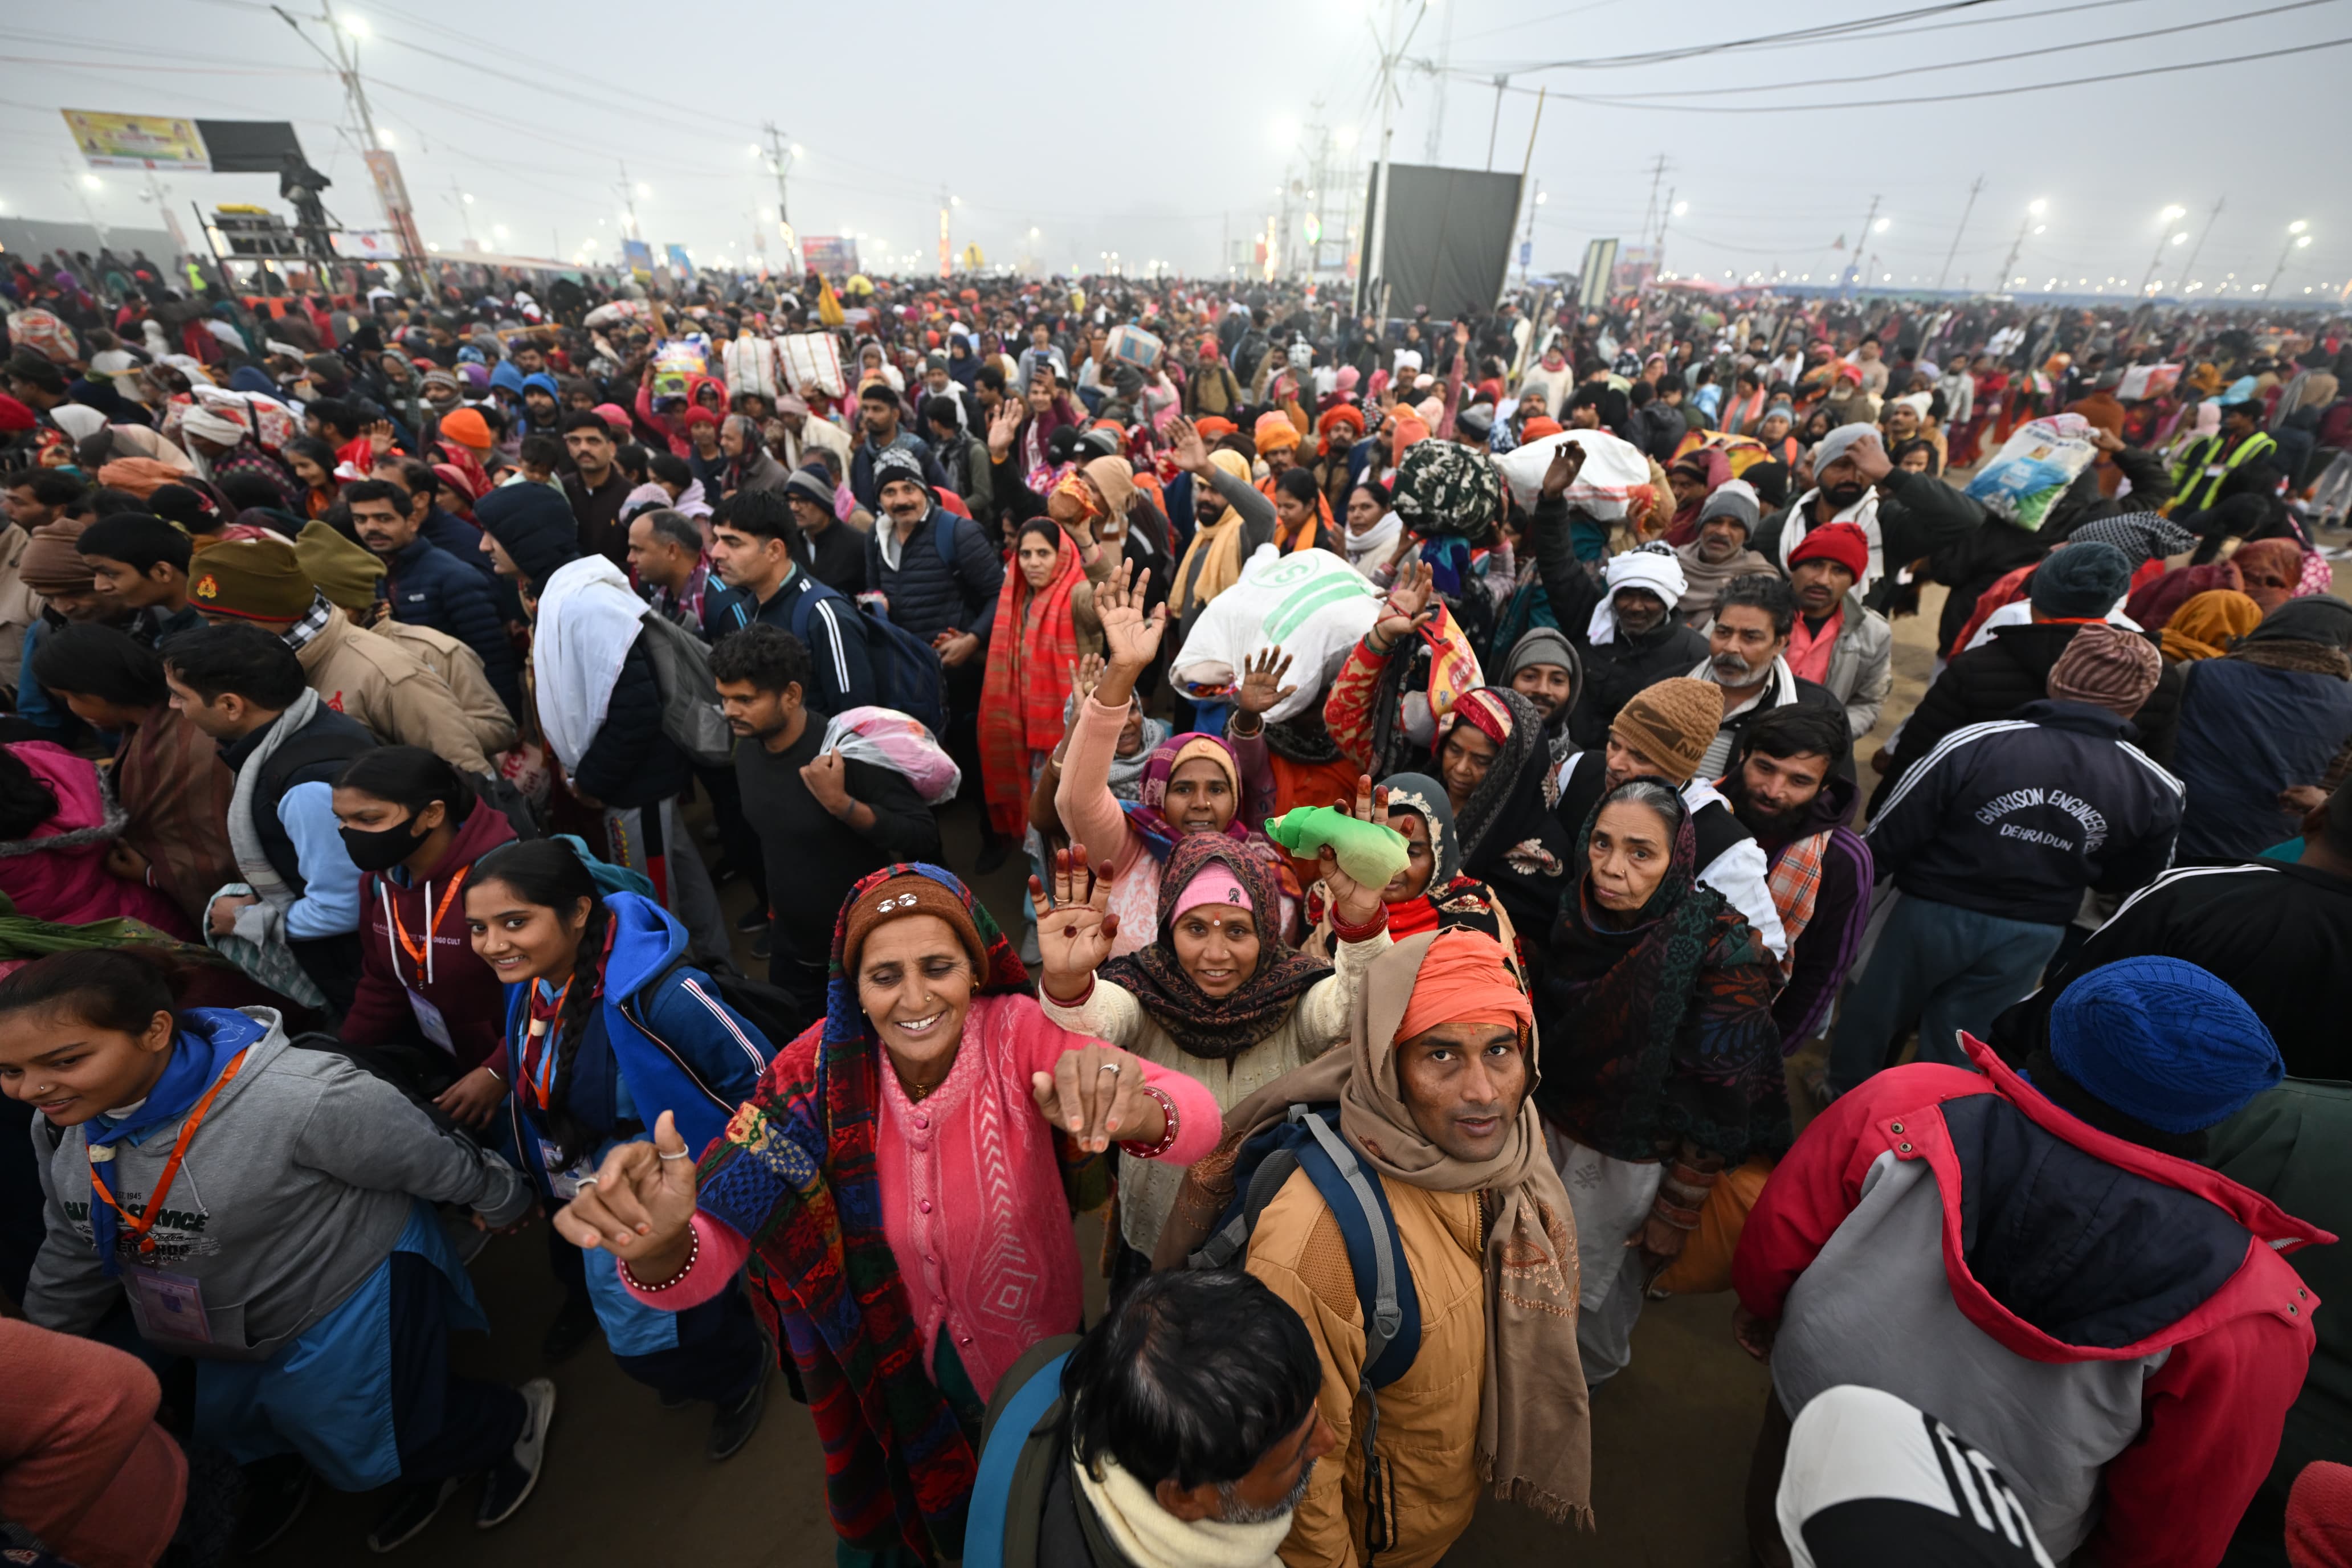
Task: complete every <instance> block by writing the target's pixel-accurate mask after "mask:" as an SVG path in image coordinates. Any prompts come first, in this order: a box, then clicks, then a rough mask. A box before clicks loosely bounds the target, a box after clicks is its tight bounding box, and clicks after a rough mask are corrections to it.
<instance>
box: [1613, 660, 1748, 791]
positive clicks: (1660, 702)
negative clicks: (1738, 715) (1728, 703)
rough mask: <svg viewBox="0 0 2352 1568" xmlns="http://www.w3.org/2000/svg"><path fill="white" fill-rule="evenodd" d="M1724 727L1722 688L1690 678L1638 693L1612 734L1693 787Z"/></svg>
mask: <svg viewBox="0 0 2352 1568" xmlns="http://www.w3.org/2000/svg"><path fill="white" fill-rule="evenodd" d="M1722 727H1723V688H1722V687H1720V686H1717V685H1716V684H1715V682H1713V681H1711V680H1699V679H1694V678H1693V677H1690V676H1687V675H1677V676H1674V677H1672V678H1671V679H1665V680H1661V681H1659V682H1658V683H1657V684H1656V685H1654V686H1647V687H1644V688H1643V689H1641V690H1639V691H1637V692H1635V693H1634V694H1633V700H1632V701H1630V702H1628V703H1626V704H1625V706H1624V707H1623V708H1622V709H1620V710H1618V713H1617V717H1616V718H1615V719H1613V720H1612V721H1610V724H1609V730H1610V732H1611V733H1612V734H1613V735H1615V736H1616V737H1617V739H1618V740H1619V741H1621V742H1623V743H1624V744H1626V745H1628V746H1631V747H1633V749H1634V750H1635V751H1637V752H1641V753H1642V754H1643V756H1646V757H1648V758H1649V759H1650V760H1651V761H1652V762H1654V763H1657V764H1658V765H1659V766H1660V767H1661V768H1663V769H1664V770H1665V773H1666V776H1667V777H1668V778H1670V779H1672V780H1673V781H1674V782H1675V783H1676V784H1688V783H1689V782H1690V777H1691V775H1692V774H1693V773H1696V772H1698V765H1699V763H1701V762H1703V761H1705V760H1706V749H1707V747H1708V746H1709V745H1710V744H1711V743H1713V742H1714V740H1715V732H1716V731H1717V730H1719V729H1721V728H1722Z"/></svg>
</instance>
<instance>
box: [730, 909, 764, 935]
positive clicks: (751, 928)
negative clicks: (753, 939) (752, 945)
mask: <svg viewBox="0 0 2352 1568" xmlns="http://www.w3.org/2000/svg"><path fill="white" fill-rule="evenodd" d="M735 929H736V930H737V931H741V932H742V933H743V934H744V935H745V936H752V935H756V934H757V933H759V932H761V931H765V930H767V929H768V911H767V910H760V909H751V910H744V911H743V912H742V913H741V914H740V915H737V916H736V917H735Z"/></svg>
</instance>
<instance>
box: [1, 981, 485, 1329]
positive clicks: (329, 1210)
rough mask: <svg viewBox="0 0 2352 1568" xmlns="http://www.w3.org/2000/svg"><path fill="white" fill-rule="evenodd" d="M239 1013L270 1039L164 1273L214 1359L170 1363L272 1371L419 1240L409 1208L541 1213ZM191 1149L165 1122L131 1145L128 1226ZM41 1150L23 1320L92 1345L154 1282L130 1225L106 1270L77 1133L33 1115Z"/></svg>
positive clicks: (357, 1082) (480, 1161) (432, 1132)
mask: <svg viewBox="0 0 2352 1568" xmlns="http://www.w3.org/2000/svg"><path fill="white" fill-rule="evenodd" d="M243 1011H244V1012H245V1013H246V1015H247V1016H248V1017H251V1018H252V1019H254V1020H255V1021H256V1022H257V1023H260V1024H262V1025H264V1026H267V1029H268V1032H267V1033H266V1034H265V1035H264V1036H263V1037H262V1038H261V1040H260V1041H259V1042H258V1043H257V1044H256V1045H255V1046H253V1047H251V1049H252V1053H253V1054H252V1056H251V1057H250V1058H248V1059H247V1062H246V1065H245V1067H244V1068H243V1069H241V1070H240V1071H239V1072H238V1074H237V1076H236V1079H235V1081H233V1082H231V1083H230V1084H229V1085H228V1086H227V1087H226V1088H225V1089H222V1090H221V1093H220V1096H219V1098H218V1099H216V1100H215V1101H214V1102H213V1106H212V1109H211V1110H210V1111H209V1112H207V1113H206V1115H205V1121H204V1126H203V1129H202V1130H201V1131H199V1132H198V1133H197V1135H196V1137H195V1138H194V1141H192V1142H190V1143H189V1145H188V1151H187V1155H186V1158H185V1160H184V1162H183V1163H182V1164H181V1167H180V1173H179V1176H178V1178H177V1179H176V1180H175V1181H174V1182H173V1184H172V1190H171V1193H170V1194H169V1195H168V1196H167V1198H166V1199H165V1206H164V1209H163V1213H162V1215H160V1216H159V1217H158V1218H157V1221H156V1224H155V1227H154V1229H153V1231H152V1233H151V1234H152V1237H154V1239H155V1241H156V1242H157V1244H158V1245H157V1248H156V1250H155V1252H154V1253H153V1254H152V1255H151V1256H152V1259H153V1266H154V1267H155V1268H161V1269H163V1270H166V1271H168V1272H170V1273H173V1274H177V1275H181V1276H184V1277H191V1278H193V1279H195V1280H196V1281H197V1283H198V1286H199V1288H200V1289H201V1290H202V1292H203V1299H204V1308H205V1317H206V1318H207V1320H208V1321H209V1323H210V1330H211V1334H212V1341H211V1343H209V1344H195V1343H186V1342H181V1341H177V1340H174V1341H172V1342H170V1348H172V1349H174V1350H184V1351H185V1352H186V1353H188V1354H191V1355H204V1356H212V1357H215V1358H219V1359H225V1360H231V1361H267V1360H268V1359H269V1358H270V1357H271V1356H273V1355H275V1354H276V1353H277V1352H278V1351H279V1350H280V1349H281V1348H282V1347H284V1346H285V1345H286V1343H287V1342H289V1341H291V1340H293V1339H295V1338H297V1337H298V1336H299V1335H300V1334H301V1333H302V1332H303V1331H305V1330H307V1329H309V1328H310V1326H311V1325H312V1324H314V1323H316V1322H318V1321H320V1319H321V1318H324V1317H325V1316H326V1315H327V1314H328V1313H330V1312H331V1311H333V1310H335V1309H336V1308H337V1307H339V1306H341V1304H342V1303H343V1300H345V1299H346V1298H347V1297H349V1296H350V1295H351V1293H352V1291H353V1290H355V1289H359V1287H360V1286H361V1285H362V1283H364V1282H365V1281H366V1279H367V1278H368V1276H369V1275H371V1274H373V1272H374V1271H375V1268H376V1267H377V1265H379V1264H381V1263H382V1262H383V1260H384V1258H385V1257H386V1256H387V1255H388V1254H389V1253H390V1252H391V1250H392V1246H393V1243H394V1241H395V1240H397V1239H398V1238H399V1236H400V1233H401V1230H402V1228H403V1227H404V1226H406V1225H407V1223H408V1217H409V1212H410V1205H411V1201H412V1199H414V1198H422V1199H424V1200H425V1201H426V1202H428V1203H457V1204H466V1205H471V1206H472V1208H473V1209H474V1211H475V1212H476V1213H477V1214H478V1215H481V1216H482V1218H483V1220H484V1221H485V1222H487V1223H488V1224H490V1225H493V1226H503V1225H509V1224H511V1223H513V1222H514V1221H515V1220H516V1219H518V1218H520V1216H521V1215H522V1213H523V1211H524V1210H525V1209H527V1208H529V1207H530V1188H529V1187H528V1186H527V1185H526V1184H525V1183H524V1181H523V1178H522V1177H521V1176H520V1174H519V1173H517V1172H516V1171H515V1169H514V1167H512V1166H511V1165H509V1164H508V1163H506V1162H505V1161H503V1160H501V1159H500V1158H499V1156H498V1155H496V1154H494V1153H491V1152H488V1151H487V1150H485V1149H482V1148H480V1147H479V1146H478V1145H477V1144H475V1143H474V1142H472V1140H470V1139H468V1138H467V1137H465V1136H463V1135H462V1134H458V1133H452V1132H444V1131H441V1130H440V1129H439V1128H437V1127H436V1126H435V1125H434V1123H433V1121H432V1120H431V1119H430V1118H429V1117H427V1116H426V1115H425V1112H424V1111H423V1110H419V1109H418V1108H417V1107H416V1106H415V1104H414V1103H412V1102H411V1101H410V1100H409V1099H408V1098H407V1097H406V1096H405V1095H404V1094H402V1093H401V1092H400V1090H398V1089H394V1088H393V1087H392V1086H391V1085H390V1084H388V1083H385V1082H384V1081H383V1080H382V1079H376V1078H373V1077H371V1076H370V1075H369V1074H368V1073H366V1072H364V1071H362V1069H361V1068H358V1067H356V1066H354V1065H353V1064H352V1062H351V1061H350V1060H349V1059H348V1058H344V1057H341V1056H338V1055H335V1054H333V1053H332V1052H328V1051H313V1050H298V1049H295V1048H294V1047H293V1046H292V1045H291V1044H290V1043H289V1041H288V1039H287V1037H286V1031H285V1027H284V1026H283V1025H282V1024H281V1023H280V1021H279V1018H278V1014H277V1013H276V1012H275V1011H273V1010H272V1009H269V1008H267V1007H250V1008H246V1009H244V1010H243ZM178 1132H179V1125H178V1123H176V1122H174V1123H169V1124H166V1125H164V1126H162V1127H159V1128H157V1129H156V1130H155V1131H153V1132H152V1133H150V1134H148V1135H147V1136H146V1137H144V1138H143V1139H142V1141H141V1142H140V1144H139V1145H138V1146H137V1147H135V1148H134V1147H132V1146H131V1144H130V1143H129V1142H123V1143H121V1145H119V1146H118V1149H117V1152H116V1157H115V1159H114V1160H113V1162H112V1163H110V1164H109V1165H108V1166H107V1167H106V1171H107V1174H108V1178H109V1185H110V1187H111V1189H112V1190H113V1193H114V1195H115V1197H116V1199H117V1200H118V1201H119V1202H120V1203H121V1205H123V1207H125V1208H126V1209H129V1210H130V1211H131V1213H133V1214H138V1213H142V1212H143V1211H144V1209H145V1207H146V1205H147V1201H148V1194H150V1193H151V1192H152V1189H153V1186H154V1183H155V1179H156V1177H157V1176H158V1175H159V1174H160V1173H162V1171H163V1164H164V1163H165V1161H166V1160H168V1159H169V1158H170V1155H171V1152H172V1144H173V1140H174V1139H175V1138H176V1137H177V1135H178ZM32 1137H33V1149H34V1152H35V1154H36V1156H37V1158H38V1159H39V1162H40V1173H41V1194H42V1197H43V1200H44V1202H43V1205H42V1206H43V1212H44V1215H45V1217H46V1219H47V1232H48V1234H47V1237H45V1238H44V1239H43V1241H42V1243H41V1252H40V1257H39V1258H37V1259H36V1260H35V1262H34V1265H33V1273H32V1278H31V1280H30V1282H29V1283H28V1284H27V1285H26V1290H25V1315H26V1317H27V1318H29V1319H30V1320H32V1321H34V1322H35V1323H37V1324H39V1325H40V1326H41V1327H43V1328H48V1329H57V1330H60V1331H64V1332H67V1333H87V1332H88V1331H89V1330H90V1329H91V1328H92V1327H94V1326H95V1325H96V1324H97V1322H98V1321H99V1319H100V1317H102V1316H104V1314H105V1313H106V1311H107V1310H108V1308H109V1307H110V1306H111V1305H112V1303H113V1300H114V1298H115V1297H116V1296H117V1295H118V1294H120V1293H121V1292H122V1291H124V1290H125V1289H128V1288H129V1284H130V1280H131V1276H132V1275H133V1272H134V1271H135V1270H137V1269H139V1268H142V1267H144V1266H145V1265H143V1264H142V1263H141V1262H137V1261H133V1260H132V1259H134V1258H137V1256H138V1255H137V1253H136V1252H135V1251H131V1250H128V1247H130V1245H131V1244H130V1237H129V1235H128V1227H127V1226H124V1227H121V1228H120V1230H119V1231H118V1236H119V1243H118V1244H119V1245H120V1246H122V1247H125V1248H126V1250H125V1251H124V1253H123V1258H124V1261H123V1264H122V1275H121V1278H117V1279H109V1278H107V1277H106V1275H105V1274H104V1273H103V1272H101V1271H100V1267H99V1258H98V1254H97V1251H96V1249H95V1247H93V1245H92V1243H91V1239H90V1226H89V1205H90V1202H91V1193H90V1183H89V1171H90V1165H89V1154H88V1152H86V1149H85V1145H84V1143H83V1136H82V1130H81V1129H80V1128H79V1127H68V1128H62V1129H60V1128H57V1127H53V1126H51V1125H50V1124H49V1122H48V1121H47V1119H45V1118H42V1117H35V1118H34V1119H33V1128H32Z"/></svg>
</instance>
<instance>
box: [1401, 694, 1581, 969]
mask: <svg viewBox="0 0 2352 1568" xmlns="http://www.w3.org/2000/svg"><path fill="white" fill-rule="evenodd" d="M1434 772H1435V774H1436V777H1437V778H1438V779H1439V781H1440V782H1441V784H1442V787H1443V788H1444V791H1445V799H1446V804H1447V805H1448V806H1449V807H1451V808H1452V810H1453V812H1454V829H1455V833H1456V835H1457V837H1458V838H1459V841H1460V844H1461V849H1462V868H1463V870H1464V871H1465V873H1466V874H1467V875H1469V876H1471V877H1474V878H1475V879H1478V880H1479V881H1481V882H1484V883H1486V885H1487V886H1488V887H1490V888H1492V889H1494V891H1495V894H1496V897H1497V898H1498V899H1499V900H1501V902H1502V905H1503V908H1504V909H1505V910H1507V911H1509V913H1510V917H1511V919H1512V921H1514V922H1516V924H1517V926H1518V927H1519V928H1520V929H1522V930H1526V931H1542V930H1545V929H1546V928H1547V927H1548V926H1549V923H1550V921H1551V918H1552V916H1553V914H1554V913H1555V912H1557V911H1558V910H1559V900H1560V897H1561V895H1562V894H1563V893H1565V892H1566V891H1567V890H1568V883H1569V877H1570V871H1571V866H1570V858H1569V849H1570V839H1569V836H1568V833H1567V831H1566V829H1564V828H1563V827H1562V826H1561V825H1560V821H1559V816H1557V815H1556V814H1555V813H1554V812H1553V810H1552V803H1551V796H1550V793H1549V784H1550V781H1551V780H1552V779H1553V778H1554V777H1555V776H1556V770H1555V769H1554V767H1553V765H1552V763H1551V748H1550V745H1549V741H1548V739H1547V737H1546V735H1545V733H1544V723H1543V715H1542V713H1541V712H1539V711H1538V710H1537V708H1536V705H1535V704H1534V703H1532V702H1530V701H1528V700H1527V698H1525V697H1524V696H1522V695H1520V694H1519V693H1518V692H1517V691H1513V690H1511V689H1509V688H1508V687H1503V686H1484V687H1480V688H1478V689H1475V690H1472V691H1465V692H1464V693H1463V694H1462V696H1461V698H1460V700H1457V701H1456V702H1455V703H1454V708H1453V710H1452V711H1451V712H1449V713H1447V714H1446V716H1445V718H1444V721H1442V722H1441V723H1440V724H1439V726H1438V731H1437V747H1436V767H1435V770H1434ZM1529 956H1530V958H1531V959H1532V960H1533V961H1534V963H1535V964H1536V965H1537V967H1538V969H1540V967H1541V965H1542V962H1543V957H1542V954H1540V953H1533V954H1530V955H1529Z"/></svg>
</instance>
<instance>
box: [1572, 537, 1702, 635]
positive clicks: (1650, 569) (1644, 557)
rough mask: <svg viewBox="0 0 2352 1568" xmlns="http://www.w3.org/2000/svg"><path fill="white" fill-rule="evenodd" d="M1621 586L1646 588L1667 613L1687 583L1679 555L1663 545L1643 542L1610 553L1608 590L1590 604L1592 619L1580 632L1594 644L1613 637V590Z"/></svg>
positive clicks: (1679, 598)
mask: <svg viewBox="0 0 2352 1568" xmlns="http://www.w3.org/2000/svg"><path fill="white" fill-rule="evenodd" d="M1621 588H1646V589H1648V590H1649V591H1650V592H1651V593H1653V594H1655V595H1657V596H1658V597H1659V598H1660V599H1663V600H1664V601H1665V605H1666V608H1667V610H1668V611H1670V612H1671V611H1672V610H1673V609H1674V607H1675V605H1677V604H1679V603H1681V602H1682V596H1683V595H1685V593H1687V592H1689V590H1690V584H1689V583H1688V582H1686V581H1685V579H1684V577H1683V563H1682V561H1681V560H1680V558H1678V557H1677V556H1676V555H1675V552H1673V551H1672V550H1670V549H1668V548H1667V547H1666V546H1664V545H1663V544H1645V545H1643V546H1642V548H1641V549H1639V550H1629V551H1627V552H1625V553H1624V554H1622V555H1612V556H1611V557H1610V558H1609V592H1608V593H1607V594H1606V595H1604V596H1603V597H1602V598H1601V603H1599V604H1597V605H1593V606H1592V621H1591V625H1590V626H1587V627H1586V628H1585V632H1584V640H1585V641H1586V642H1587V643H1588V644H1590V645H1591V646H1592V647H1604V646H1606V645H1607V644H1610V643H1612V642H1615V641H1616V640H1617V591H1618V590H1619V589H1621Z"/></svg>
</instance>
